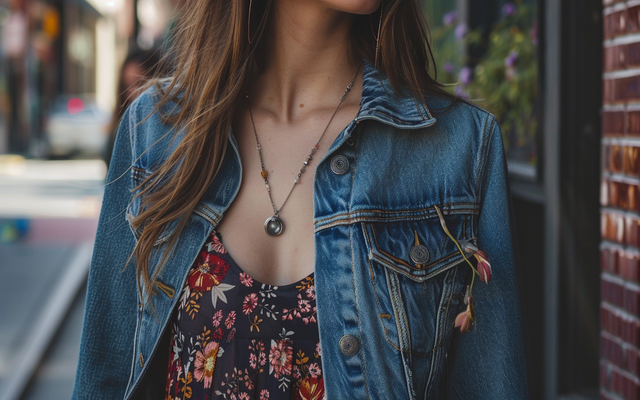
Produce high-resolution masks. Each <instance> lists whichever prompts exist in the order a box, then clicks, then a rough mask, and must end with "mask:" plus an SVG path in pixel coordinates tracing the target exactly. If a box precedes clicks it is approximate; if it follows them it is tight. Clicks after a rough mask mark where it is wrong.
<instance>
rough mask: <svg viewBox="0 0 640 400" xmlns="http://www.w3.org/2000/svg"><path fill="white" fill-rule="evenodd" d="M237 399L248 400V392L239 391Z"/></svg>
mask: <svg viewBox="0 0 640 400" xmlns="http://www.w3.org/2000/svg"><path fill="white" fill-rule="evenodd" d="M238 400H249V394H247V393H244V392H242V393H240V394H239V395H238Z"/></svg>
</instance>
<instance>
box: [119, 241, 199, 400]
mask: <svg viewBox="0 0 640 400" xmlns="http://www.w3.org/2000/svg"><path fill="white" fill-rule="evenodd" d="M205 232H207V230H206V229H205ZM210 234H211V231H210V230H209V231H208V233H207V234H206V235H205V236H204V239H203V240H202V243H200V246H198V251H197V252H196V255H195V257H194V258H193V260H191V263H189V264H188V267H187V268H185V272H184V274H183V276H182V280H181V282H180V285H179V287H180V291H182V288H183V287H184V284H185V281H186V280H187V275H188V274H189V270H190V269H191V266H192V265H193V263H194V262H195V261H196V259H197V258H198V255H199V254H200V249H201V248H202V246H204V244H205V242H206V241H207V238H208V237H209V235H210ZM174 257H175V253H173V254H172V255H170V258H174ZM169 261H170V260H169V259H167V263H166V264H168V263H169ZM179 299H180V296H174V297H173V298H172V299H171V302H170V303H171V306H170V307H169V312H168V313H167V316H166V318H165V320H164V323H163V324H162V327H161V328H160V334H159V336H158V337H157V338H156V341H155V343H154V344H153V348H152V349H151V352H150V353H149V355H148V356H147V362H146V364H145V365H144V367H142V368H141V369H140V374H139V375H138V376H137V377H136V378H135V381H134V384H133V386H132V388H131V391H130V393H129V395H128V396H127V397H126V398H125V400H129V399H130V396H131V394H132V393H133V392H134V391H135V390H136V389H137V386H138V384H139V383H140V380H141V379H140V378H141V377H142V376H143V375H144V373H145V372H146V370H147V369H148V367H149V364H151V360H152V359H153V356H154V355H155V353H156V351H157V350H158V345H159V344H160V338H161V337H162V333H163V332H164V330H165V329H167V325H168V324H169V321H170V320H171V317H172V316H173V312H172V311H173V309H174V308H175V307H176V304H177V303H178V300H179ZM141 323H142V321H141Z"/></svg>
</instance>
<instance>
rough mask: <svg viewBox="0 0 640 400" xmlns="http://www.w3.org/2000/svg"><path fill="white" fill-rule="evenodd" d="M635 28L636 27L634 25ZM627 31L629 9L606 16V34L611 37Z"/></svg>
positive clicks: (607, 37)
mask: <svg viewBox="0 0 640 400" xmlns="http://www.w3.org/2000/svg"><path fill="white" fill-rule="evenodd" d="M634 28H635V27H634ZM626 32H627V10H626V9H625V10H622V11H618V12H614V13H611V14H609V15H606V16H605V17H604V36H605V38H606V39H610V38H613V37H616V36H621V35H624V34H625V33H626Z"/></svg>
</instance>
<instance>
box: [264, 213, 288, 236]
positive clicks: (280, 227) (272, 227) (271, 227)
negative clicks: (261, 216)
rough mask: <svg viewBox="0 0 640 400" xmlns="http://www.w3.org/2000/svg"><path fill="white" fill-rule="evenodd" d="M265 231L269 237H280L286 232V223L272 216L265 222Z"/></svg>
mask: <svg viewBox="0 0 640 400" xmlns="http://www.w3.org/2000/svg"><path fill="white" fill-rule="evenodd" d="M264 230H265V232H267V235H269V236H279V235H280V234H281V233H282V232H283V231H284V222H282V220H281V219H280V218H279V217H276V216H275V215H274V216H271V217H269V218H267V220H266V221H264Z"/></svg>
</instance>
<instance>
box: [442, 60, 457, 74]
mask: <svg viewBox="0 0 640 400" xmlns="http://www.w3.org/2000/svg"><path fill="white" fill-rule="evenodd" d="M454 69H455V67H454V66H453V64H452V63H450V62H446V63H444V72H446V73H449V74H451V73H453V71H454Z"/></svg>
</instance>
